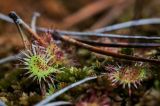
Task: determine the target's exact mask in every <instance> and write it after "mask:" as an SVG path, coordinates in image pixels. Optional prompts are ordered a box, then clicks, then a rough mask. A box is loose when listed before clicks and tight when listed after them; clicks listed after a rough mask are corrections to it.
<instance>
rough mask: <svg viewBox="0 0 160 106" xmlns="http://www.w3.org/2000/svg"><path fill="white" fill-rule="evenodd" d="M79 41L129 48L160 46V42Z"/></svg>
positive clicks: (102, 45)
mask: <svg viewBox="0 0 160 106" xmlns="http://www.w3.org/2000/svg"><path fill="white" fill-rule="evenodd" d="M75 39H76V40H77V41H80V42H83V43H86V44H89V45H92V46H101V47H127V48H154V47H160V43H118V42H116V43H102V42H98V41H91V40H84V39H77V38H75Z"/></svg>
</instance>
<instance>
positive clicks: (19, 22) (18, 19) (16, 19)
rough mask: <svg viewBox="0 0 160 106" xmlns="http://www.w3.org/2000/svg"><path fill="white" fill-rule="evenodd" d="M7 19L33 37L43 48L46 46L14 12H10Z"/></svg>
mask: <svg viewBox="0 0 160 106" xmlns="http://www.w3.org/2000/svg"><path fill="white" fill-rule="evenodd" d="M9 17H10V18H12V19H13V21H14V22H15V24H16V25H17V26H19V25H22V26H23V27H24V28H26V30H27V31H28V32H29V33H30V34H31V35H33V37H34V38H35V39H36V40H37V41H38V42H39V43H41V44H42V45H43V46H46V43H45V42H44V40H43V39H41V38H40V37H39V36H38V35H37V34H36V33H35V32H34V31H32V29H31V28H30V27H29V26H28V25H27V24H26V23H25V22H24V21H23V20H22V19H21V18H20V17H19V16H18V15H17V14H16V13H15V12H10V14H9Z"/></svg>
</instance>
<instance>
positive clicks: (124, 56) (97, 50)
mask: <svg viewBox="0 0 160 106" xmlns="http://www.w3.org/2000/svg"><path fill="white" fill-rule="evenodd" d="M52 35H53V37H56V38H58V39H60V40H62V41H65V42H68V43H71V44H74V45H76V46H79V47H83V48H86V49H88V50H90V51H92V52H96V53H100V54H103V55H107V56H113V57H115V58H120V59H126V60H133V61H143V62H153V63H160V61H159V60H157V59H146V58H142V57H134V56H129V55H125V54H117V53H113V52H109V51H106V50H103V49H101V48H98V47H94V46H91V45H88V44H85V43H82V42H79V41H77V40H75V39H73V38H72V37H69V36H61V35H59V34H58V33H57V32H56V31H55V32H54V33H52Z"/></svg>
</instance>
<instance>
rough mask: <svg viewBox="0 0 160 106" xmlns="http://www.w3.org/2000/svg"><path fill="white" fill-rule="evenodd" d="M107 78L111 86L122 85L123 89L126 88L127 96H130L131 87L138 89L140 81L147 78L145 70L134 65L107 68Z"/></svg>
mask: <svg viewBox="0 0 160 106" xmlns="http://www.w3.org/2000/svg"><path fill="white" fill-rule="evenodd" d="M107 70H109V71H110V72H109V73H108V78H109V80H110V81H111V82H112V84H113V85H122V86H123V88H126V87H128V89H129V94H130V95H131V86H134V87H135V88H138V85H141V81H143V80H144V79H146V78H147V69H146V68H144V67H142V66H141V65H137V64H136V65H135V66H132V67H120V66H119V67H113V66H109V67H107Z"/></svg>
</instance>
